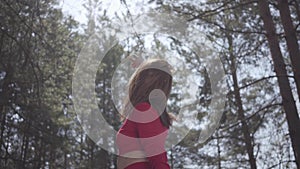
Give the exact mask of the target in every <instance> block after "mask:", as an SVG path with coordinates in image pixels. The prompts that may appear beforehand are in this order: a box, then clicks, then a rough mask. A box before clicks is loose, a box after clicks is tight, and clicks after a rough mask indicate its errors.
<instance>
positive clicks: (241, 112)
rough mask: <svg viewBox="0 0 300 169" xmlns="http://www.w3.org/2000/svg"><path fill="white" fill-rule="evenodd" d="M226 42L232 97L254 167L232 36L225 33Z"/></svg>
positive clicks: (254, 166)
mask: <svg viewBox="0 0 300 169" xmlns="http://www.w3.org/2000/svg"><path fill="white" fill-rule="evenodd" d="M226 37H227V40H228V43H229V53H230V56H229V57H230V61H231V65H230V70H231V75H232V79H233V88H234V97H235V102H236V104H237V108H238V110H237V111H238V119H239V120H240V121H241V124H242V133H243V136H244V141H245V144H246V150H247V154H248V158H249V163H250V167H251V169H256V168H257V166H256V159H255V157H254V151H253V144H252V143H253V138H252V137H251V134H250V131H249V126H248V124H247V122H246V121H245V120H244V119H245V114H244V112H245V111H244V109H243V102H242V98H241V93H240V87H239V85H238V79H237V74H236V64H235V59H234V55H233V53H232V48H233V42H232V37H231V36H230V35H229V34H227V35H226Z"/></svg>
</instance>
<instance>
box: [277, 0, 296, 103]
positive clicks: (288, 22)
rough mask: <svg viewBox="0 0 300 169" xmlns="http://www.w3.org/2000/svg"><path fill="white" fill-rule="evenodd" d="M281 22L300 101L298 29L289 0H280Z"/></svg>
mask: <svg viewBox="0 0 300 169" xmlns="http://www.w3.org/2000/svg"><path fill="white" fill-rule="evenodd" d="M278 8H279V12H280V17H281V22H282V25H283V29H284V33H285V38H286V42H287V47H288V51H289V54H290V58H291V62H292V68H293V72H294V76H295V82H296V87H297V91H298V100H299V101H300V51H299V44H298V42H297V34H296V29H295V28H294V25H293V21H292V18H291V12H290V9H289V5H288V1H287V0H278Z"/></svg>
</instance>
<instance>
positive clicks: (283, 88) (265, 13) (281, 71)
mask: <svg viewBox="0 0 300 169" xmlns="http://www.w3.org/2000/svg"><path fill="white" fill-rule="evenodd" d="M258 8H259V12H260V16H261V18H262V20H263V22H264V29H265V30H266V32H267V40H268V42H269V46H270V51H271V55H272V60H273V62H274V68H275V72H276V75H277V76H278V84H279V89H280V94H281V97H282V104H283V108H284V111H285V114H286V119H287V123H288V128H289V134H290V137H291V141H292V147H293V150H294V156H295V159H296V165H297V167H298V168H300V157H299V155H300V144H299V143H300V120H299V116H298V112H297V108H296V104H295V100H294V97H293V94H292V91H291V87H290V83H289V79H288V77H287V71H286V67H285V63H284V60H283V57H282V53H281V51H280V48H279V42H278V39H277V35H276V31H275V25H274V22H273V20H272V16H271V12H270V8H269V4H268V1H267V0H259V1H258Z"/></svg>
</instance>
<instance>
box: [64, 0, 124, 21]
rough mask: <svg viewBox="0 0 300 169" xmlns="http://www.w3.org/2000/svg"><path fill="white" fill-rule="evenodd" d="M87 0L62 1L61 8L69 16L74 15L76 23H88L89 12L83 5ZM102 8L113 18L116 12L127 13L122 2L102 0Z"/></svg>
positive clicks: (118, 0)
mask: <svg viewBox="0 0 300 169" xmlns="http://www.w3.org/2000/svg"><path fill="white" fill-rule="evenodd" d="M85 2H87V0H62V1H61V2H60V5H59V6H60V7H61V8H62V10H63V12H64V13H65V14H67V15H72V16H73V17H74V19H75V20H76V21H79V22H80V23H87V17H86V15H87V11H86V9H85V8H84V7H83V4H84V3H85ZM101 2H102V8H103V9H106V10H107V15H108V16H113V15H114V14H115V13H116V12H117V13H120V12H121V11H125V10H126V9H125V7H124V6H122V5H121V2H120V0H101Z"/></svg>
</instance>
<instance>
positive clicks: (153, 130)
mask: <svg viewBox="0 0 300 169" xmlns="http://www.w3.org/2000/svg"><path fill="white" fill-rule="evenodd" d="M135 108H136V109H137V110H139V112H136V111H133V112H132V113H131V114H130V116H131V117H133V118H130V116H129V119H126V120H125V122H124V124H123V125H122V127H121V128H120V130H119V131H118V133H117V137H116V141H117V146H118V149H119V155H121V156H122V155H124V154H126V153H130V152H133V151H142V152H144V153H145V155H146V158H147V160H148V161H147V162H137V163H134V164H131V165H129V166H127V167H126V168H125V169H170V166H169V164H168V159H167V154H166V151H165V147H164V145H165V141H166V138H167V134H168V128H167V127H165V126H164V125H163V124H162V122H161V120H160V118H159V116H158V113H157V111H156V110H155V109H153V108H152V107H151V105H150V104H149V103H146V102H145V103H140V104H138V105H137V106H136V107H135ZM146 113H147V114H146ZM149 114H150V115H152V116H149ZM136 117H146V118H148V117H157V118H154V120H152V121H149V120H148V121H146V122H145V121H144V122H138V121H137V120H138V119H137V118H136Z"/></svg>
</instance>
